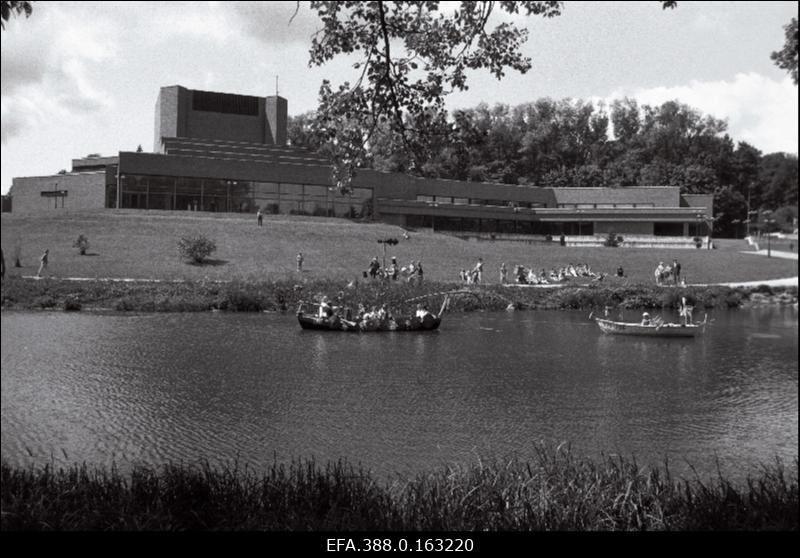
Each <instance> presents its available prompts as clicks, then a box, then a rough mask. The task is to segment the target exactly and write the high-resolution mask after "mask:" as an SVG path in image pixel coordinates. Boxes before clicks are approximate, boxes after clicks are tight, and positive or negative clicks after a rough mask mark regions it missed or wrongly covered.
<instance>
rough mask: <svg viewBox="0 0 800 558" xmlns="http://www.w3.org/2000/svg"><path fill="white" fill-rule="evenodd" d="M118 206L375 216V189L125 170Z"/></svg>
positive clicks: (111, 197) (112, 202)
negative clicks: (343, 189)
mask: <svg viewBox="0 0 800 558" xmlns="http://www.w3.org/2000/svg"><path fill="white" fill-rule="evenodd" d="M119 186H120V192H119V194H120V201H121V203H120V207H122V208H131V209H161V210H183V211H210V212H231V213H255V212H256V211H258V210H259V209H261V210H262V211H263V212H265V213H294V214H300V215H331V216H337V217H362V216H365V215H371V213H372V212H371V207H372V188H354V189H353V190H352V191H351V192H349V193H347V194H344V195H343V194H340V193H339V192H338V191H336V189H335V188H328V187H326V186H320V185H317V184H290V183H278V182H249V181H242V180H220V179H214V178H188V177H174V176H145V175H131V174H126V175H121V176H120V177H119ZM116 204H117V187H116V185H110V186H108V188H107V192H106V206H107V207H116Z"/></svg>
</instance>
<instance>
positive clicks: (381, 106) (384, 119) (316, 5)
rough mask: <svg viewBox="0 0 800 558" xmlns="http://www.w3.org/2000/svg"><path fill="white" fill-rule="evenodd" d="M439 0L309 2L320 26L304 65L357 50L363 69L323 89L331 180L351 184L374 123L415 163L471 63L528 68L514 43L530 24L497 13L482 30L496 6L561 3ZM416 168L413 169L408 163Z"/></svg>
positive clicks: (548, 13) (498, 71) (538, 10)
mask: <svg viewBox="0 0 800 558" xmlns="http://www.w3.org/2000/svg"><path fill="white" fill-rule="evenodd" d="M439 7H440V6H439V2H419V3H410V2H357V1H346V2H311V9H312V10H313V11H315V12H316V13H317V15H318V16H319V18H320V19H321V21H322V24H323V27H322V29H321V30H320V31H318V32H317V33H316V34H315V36H314V38H313V40H312V45H311V59H310V64H312V65H322V64H324V63H325V62H327V61H329V60H331V59H333V58H334V57H336V56H339V55H352V54H354V53H358V54H359V55H360V59H359V60H358V61H357V62H356V63H355V64H354V67H355V68H356V69H359V70H361V76H360V77H359V79H358V80H357V81H356V82H355V83H354V84H352V85H351V84H350V83H349V82H346V83H344V84H342V85H340V86H339V87H338V88H334V87H333V86H332V85H331V83H330V82H328V81H327V80H326V81H325V82H323V84H322V87H321V88H320V109H319V112H318V117H319V119H318V122H317V128H318V129H319V130H320V131H321V132H322V134H323V136H324V137H325V140H326V141H328V142H329V143H330V144H331V145H332V146H333V148H334V157H333V159H334V165H335V167H336V169H335V171H334V179H335V180H336V181H337V186H338V187H339V188H340V189H346V188H348V187H349V182H350V180H351V179H352V176H353V175H354V173H355V168H357V167H358V166H360V165H361V164H362V163H363V162H364V156H363V153H364V151H365V148H366V146H367V145H368V144H369V141H370V139H371V138H372V136H373V134H374V132H375V130H376V129H377V128H378V126H380V125H382V124H385V125H387V126H388V128H389V130H390V131H391V134H392V135H393V139H396V140H397V141H398V142H399V143H400V144H401V145H402V146H403V147H404V148H405V151H406V152H407V154H408V155H409V157H410V158H411V160H412V162H413V163H414V167H415V168H420V167H421V166H422V164H423V162H424V161H425V156H424V149H423V147H424V145H425V144H426V143H427V138H426V136H427V135H428V134H427V130H428V129H427V128H426V123H428V122H430V121H437V120H442V119H443V118H444V115H445V114H446V113H445V109H444V96H445V95H447V94H448V93H450V92H452V91H459V90H465V89H467V88H468V86H467V83H466V80H467V79H466V73H467V71H468V70H476V69H488V70H489V71H490V72H491V73H492V74H493V75H494V76H495V77H497V78H498V79H499V78H502V77H503V75H504V74H505V71H506V70H507V69H513V70H517V71H519V72H522V73H524V72H526V71H527V70H528V69H530V67H531V61H530V60H529V59H528V58H526V57H524V56H522V54H521V53H520V51H519V48H520V46H521V44H522V43H523V42H524V41H525V40H526V39H527V30H525V29H520V28H518V27H517V26H516V25H514V24H513V23H507V22H503V23H500V24H499V25H497V26H496V27H495V28H494V29H493V30H491V31H487V26H488V24H489V19H490V18H491V16H492V15H493V14H495V13H498V12H506V13H508V14H517V13H519V12H520V9H522V10H524V12H526V14H527V15H531V14H534V15H540V16H542V17H554V16H557V15H559V14H560V13H561V2H555V1H540V2H510V1H503V2H491V1H482V2H462V3H461V5H460V7H459V8H458V9H457V10H456V11H455V12H453V13H451V14H449V15H446V14H444V13H442V12H440V10H439ZM412 170H413V169H412Z"/></svg>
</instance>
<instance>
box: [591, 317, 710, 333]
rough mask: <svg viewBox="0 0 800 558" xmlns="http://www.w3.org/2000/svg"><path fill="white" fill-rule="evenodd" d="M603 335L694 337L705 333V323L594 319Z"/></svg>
mask: <svg viewBox="0 0 800 558" xmlns="http://www.w3.org/2000/svg"><path fill="white" fill-rule="evenodd" d="M594 321H595V322H597V325H598V326H599V327H600V330H601V331H602V332H603V333H608V334H610V335H641V336H648V337H696V336H697V335H698V334H701V333H703V332H704V331H705V325H706V322H702V323H700V324H676V323H667V322H658V323H650V324H646V325H643V324H642V323H640V322H617V321H614V320H609V319H607V318H599V317H596V316H595V317H594Z"/></svg>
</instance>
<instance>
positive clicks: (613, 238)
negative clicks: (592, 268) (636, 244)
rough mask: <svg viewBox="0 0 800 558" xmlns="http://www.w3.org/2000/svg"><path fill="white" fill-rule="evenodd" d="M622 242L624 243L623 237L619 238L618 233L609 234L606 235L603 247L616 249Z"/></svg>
mask: <svg viewBox="0 0 800 558" xmlns="http://www.w3.org/2000/svg"><path fill="white" fill-rule="evenodd" d="M620 242H622V237H621V236H617V233H613V232H612V233H608V235H606V239H605V240H604V241H603V246H609V247H611V248H616V247H618V246H619V244H620Z"/></svg>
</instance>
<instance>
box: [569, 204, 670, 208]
mask: <svg viewBox="0 0 800 558" xmlns="http://www.w3.org/2000/svg"><path fill="white" fill-rule="evenodd" d="M655 206H656V204H654V203H560V204H558V207H559V208H561V209H633V208H636V207H638V208H646V207H655Z"/></svg>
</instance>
